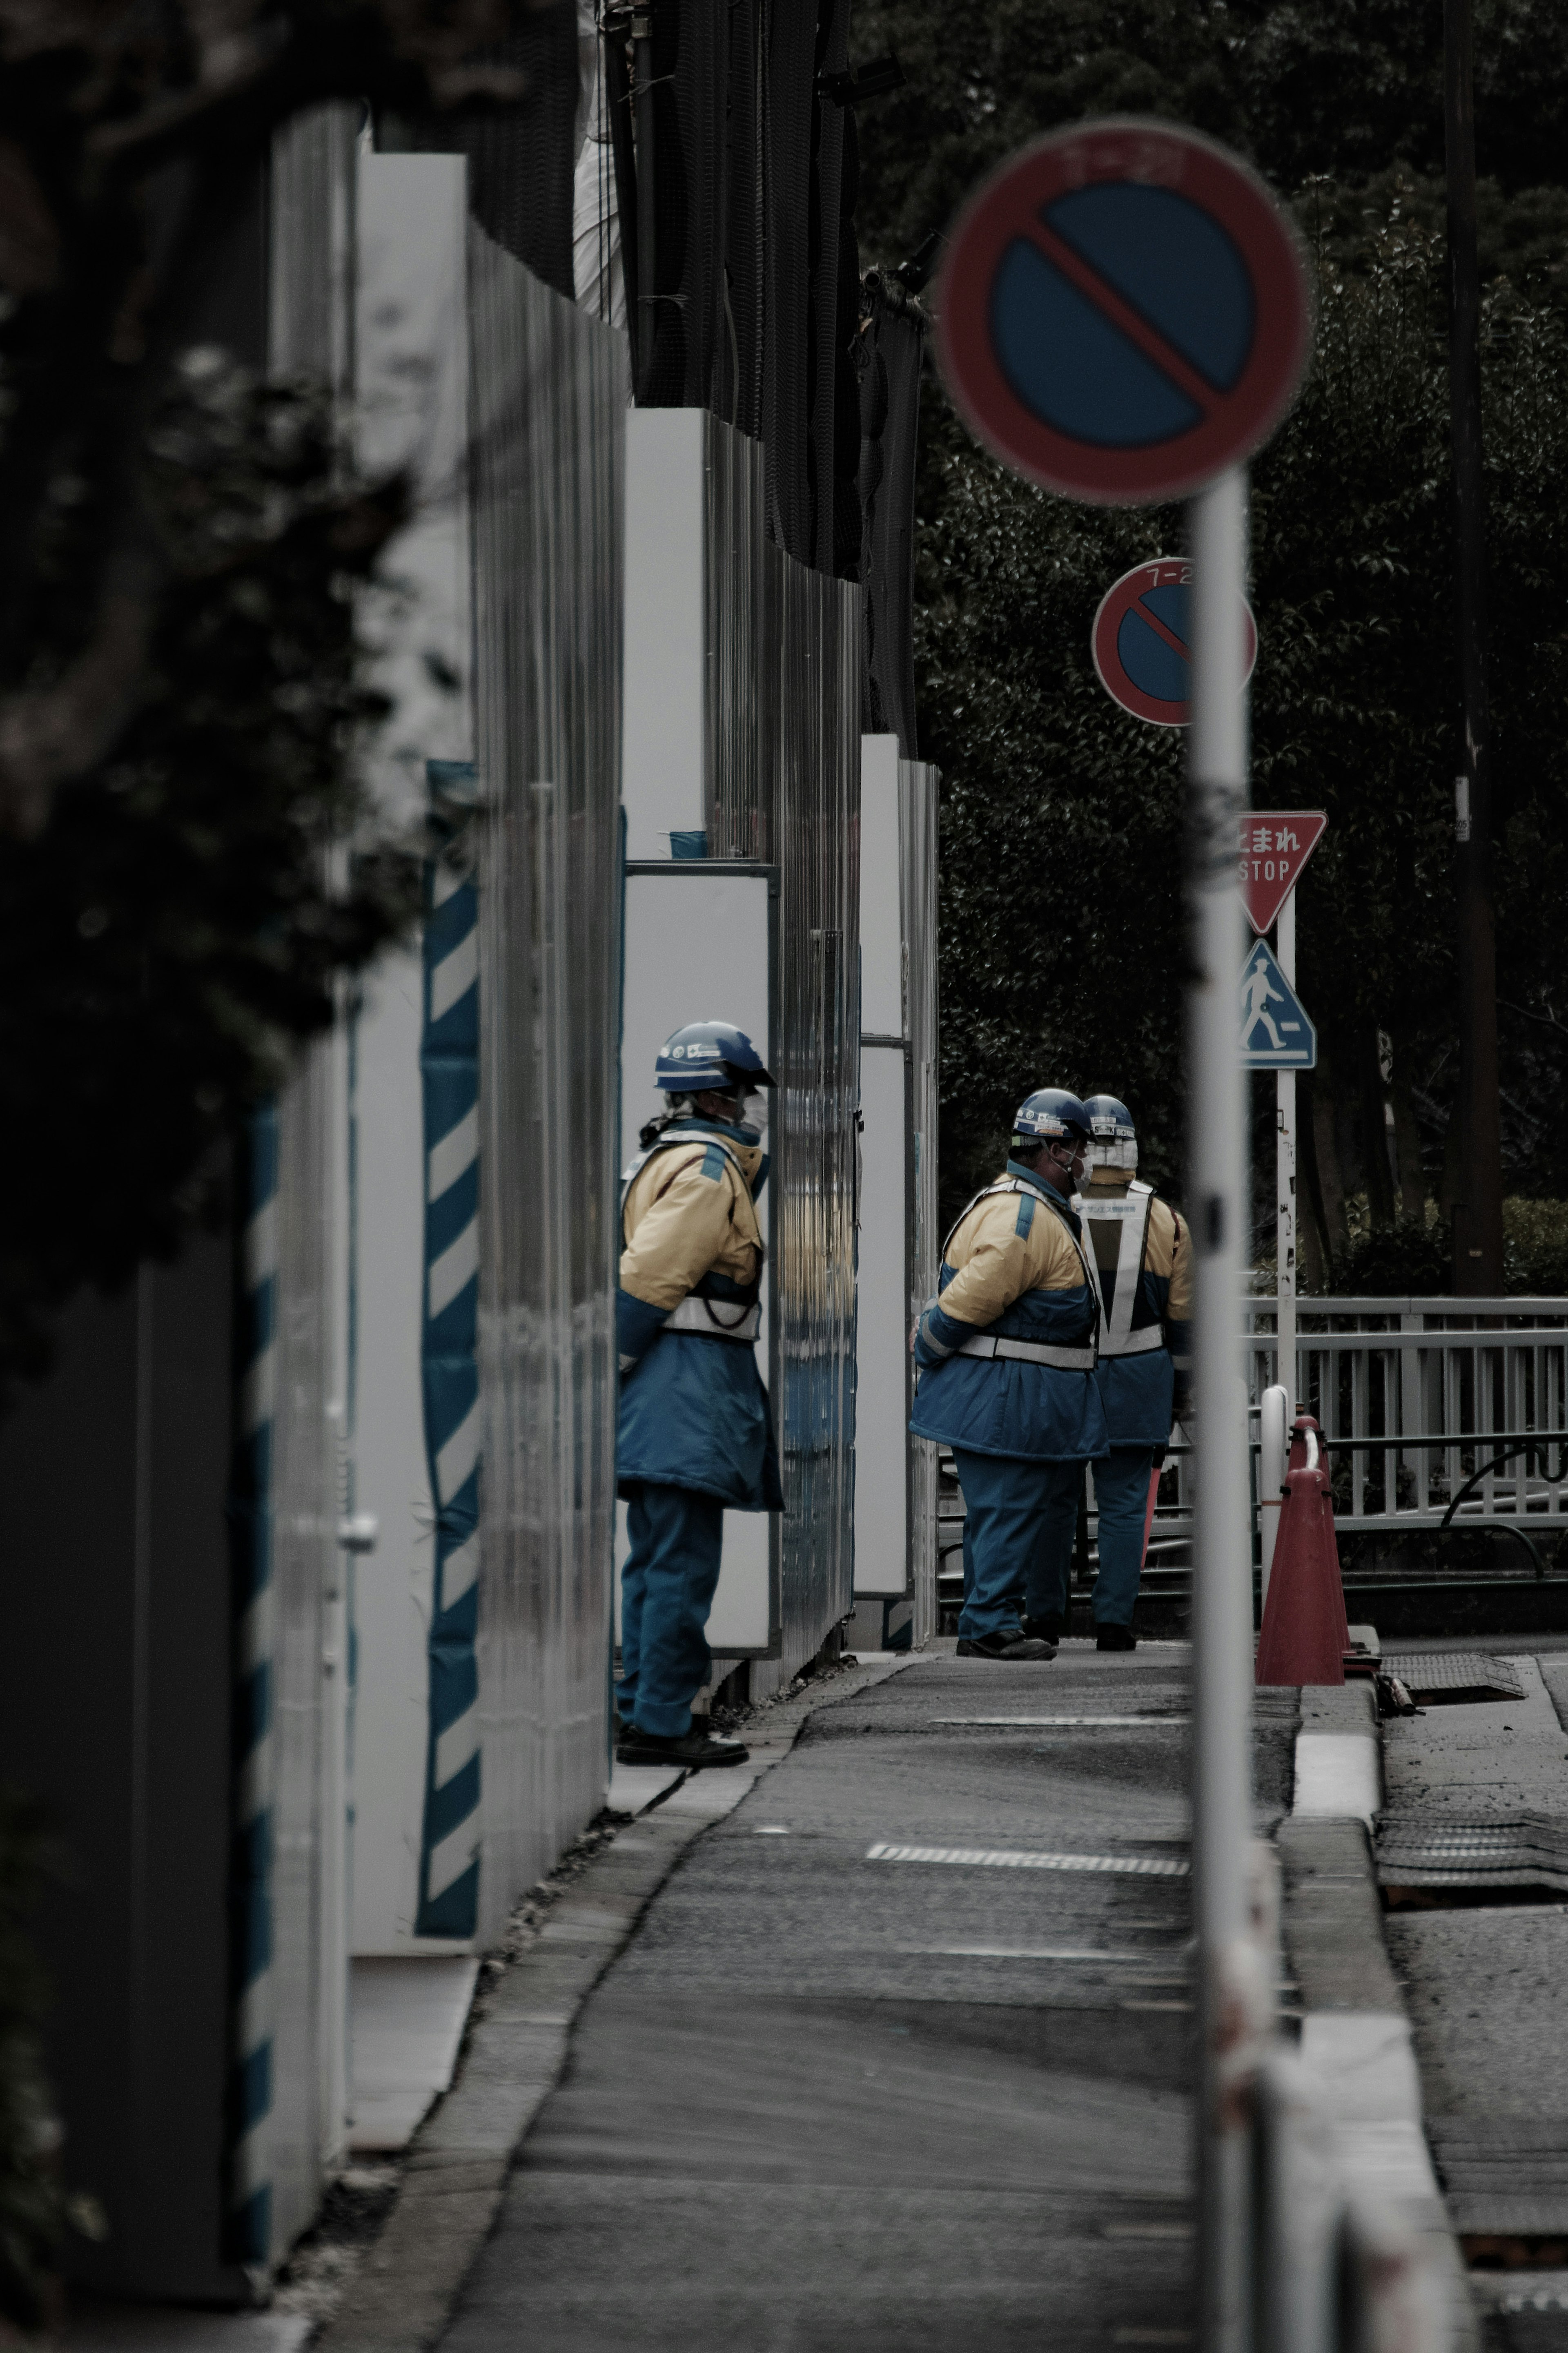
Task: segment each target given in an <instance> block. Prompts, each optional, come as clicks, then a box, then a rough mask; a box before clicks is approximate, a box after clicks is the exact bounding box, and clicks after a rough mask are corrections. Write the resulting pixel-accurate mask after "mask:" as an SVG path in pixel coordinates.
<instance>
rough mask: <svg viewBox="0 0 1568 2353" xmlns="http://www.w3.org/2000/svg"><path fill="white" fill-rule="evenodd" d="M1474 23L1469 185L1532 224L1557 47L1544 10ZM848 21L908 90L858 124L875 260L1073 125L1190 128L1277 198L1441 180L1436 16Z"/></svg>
mask: <svg viewBox="0 0 1568 2353" xmlns="http://www.w3.org/2000/svg"><path fill="white" fill-rule="evenodd" d="M1476 16H1477V24H1476V113H1477V126H1478V141H1479V159H1480V169H1481V171H1482V173H1483V174H1489V175H1490V176H1491V177H1492V178H1494V179H1495V180H1496V181H1497V182H1498V183H1499V185H1500V187H1501V189H1502V190H1504V191H1506V192H1507V193H1508V194H1509V195H1515V194H1517V193H1518V192H1520V191H1527V192H1537V193H1536V195H1526V198H1525V202H1526V205H1527V207H1528V206H1531V204H1534V203H1536V202H1538V192H1539V191H1540V190H1541V189H1542V188H1543V187H1559V186H1561V185H1563V180H1564V177H1565V175H1568V44H1565V43H1564V41H1563V27H1562V24H1561V20H1560V16H1559V12H1558V11H1557V10H1556V9H1555V8H1554V7H1552V5H1550V0H1493V5H1486V0H1482V5H1479V7H1478V8H1477V11H1476ZM854 21H855V47H856V53H857V55H858V56H861V57H874V56H877V55H879V53H880V52H882V51H883V50H886V49H894V50H896V51H897V52H898V55H899V58H900V62H901V63H902V65H903V68H904V70H905V73H906V74H907V76H908V83H907V86H906V88H905V89H903V90H899V91H897V92H895V93H894V94H893V96H892V97H890V98H887V99H881V100H878V101H877V102H876V104H875V105H874V106H868V107H867V108H866V109H865V110H864V111H863V113H862V116H861V121H860V132H859V136H860V184H859V198H858V226H859V232H860V241H861V249H862V253H863V255H864V257H865V259H867V260H870V261H878V262H886V263H896V262H899V261H901V260H902V259H904V258H905V256H906V255H907V254H910V253H911V252H912V251H913V250H914V248H915V247H916V246H917V245H919V243H920V241H921V238H922V237H924V236H925V235H926V233H927V232H928V230H931V229H933V228H936V229H942V228H945V227H947V225H948V223H949V221H950V220H951V218H952V214H953V212H954V211H955V209H956V208H957V206H958V205H959V204H960V203H961V202H962V200H963V196H964V195H965V194H966V193H967V192H968V190H969V189H970V188H971V187H973V185H974V183H975V181H976V180H977V179H978V178H979V177H980V175H981V174H982V173H984V172H985V171H987V170H988V169H989V168H990V167H991V165H992V164H995V163H997V162H999V161H1000V160H1001V158H1002V157H1003V156H1004V155H1006V154H1008V153H1010V152H1011V151H1012V150H1013V149H1014V148H1015V147H1018V146H1021V145H1022V144H1023V142H1025V141H1026V139H1031V138H1034V137H1035V136H1037V133H1038V132H1042V131H1048V130H1050V129H1051V128H1053V126H1054V125H1056V124H1057V123H1060V122H1071V121H1076V120H1077V119H1078V118H1079V116H1081V115H1089V114H1154V115H1163V116H1165V117H1167V118H1169V119H1171V120H1173V121H1184V122H1190V123H1193V124H1195V126H1196V127H1197V128H1198V129H1199V130H1200V131H1206V132H1210V133H1211V135H1213V136H1214V137H1215V138H1218V139H1223V140H1225V141H1226V142H1227V143H1228V144H1230V145H1231V146H1233V147H1235V148H1237V149H1238V150H1239V151H1240V153H1243V154H1244V155H1247V157H1249V158H1250V159H1251V160H1252V161H1253V162H1254V163H1256V164H1258V168H1259V169H1260V170H1261V171H1262V172H1264V173H1265V174H1267V176H1268V178H1269V179H1270V180H1271V181H1273V183H1274V184H1275V185H1277V186H1278V187H1279V188H1281V189H1282V190H1284V191H1285V192H1286V193H1288V194H1293V193H1294V192H1295V191H1296V190H1297V189H1299V188H1300V186H1302V185H1303V184H1304V183H1305V182H1306V181H1307V180H1308V179H1309V178H1310V176H1311V175H1312V174H1330V175H1331V177H1333V178H1334V179H1336V180H1339V181H1342V182H1343V183H1344V184H1345V185H1346V186H1347V188H1350V189H1356V188H1359V187H1361V186H1363V185H1365V184H1366V183H1367V182H1369V181H1375V180H1376V179H1377V178H1378V177H1379V175H1380V174H1386V173H1387V172H1389V171H1390V169H1391V168H1392V167H1394V166H1395V165H1399V166H1402V167H1403V168H1404V170H1405V173H1406V174H1422V175H1425V176H1426V178H1428V179H1430V178H1432V177H1433V176H1435V175H1440V174H1441V172H1442V169H1443V129H1442V79H1443V12H1442V6H1441V5H1440V0H1376V5H1366V0H1295V5H1280V0H1233V5H1225V4H1224V0H1061V4H1060V5H1056V6H1053V7H1050V8H1041V7H1039V6H1037V5H1031V0H988V5H985V6H984V7H974V8H955V7H952V5H948V0H857V5H856V9H855V20H854ZM1492 202H1493V204H1494V205H1495V204H1497V203H1500V198H1498V197H1496V196H1495V195H1494V197H1493V199H1492ZM1484 233H1485V223H1484V221H1483V234H1484Z"/></svg>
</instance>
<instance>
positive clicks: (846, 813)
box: [704, 417, 863, 1674]
mask: <svg viewBox="0 0 1568 2353" xmlns="http://www.w3.org/2000/svg"><path fill="white" fill-rule="evenodd" d="M706 434H707V441H706V450H707V460H706V462H707V471H708V498H707V522H706V550H705V558H706V568H707V602H708V632H709V649H710V666H709V675H710V691H709V707H708V713H707V728H706V744H705V756H706V762H707V776H706V780H705V792H704V817H705V821H706V825H707V829H708V846H709V851H710V855H711V856H712V857H714V858H762V859H767V860H770V861H773V862H776V863H777V865H778V868H779V876H780V897H779V966H780V968H779V972H778V974H777V976H776V979H775V987H776V988H777V990H778V992H779V995H778V1032H779V1037H780V1039H781V1041H782V1042H781V1055H780V1060H781V1068H780V1069H779V1071H778V1072H777V1077H778V1080H779V1086H780V1092H779V1098H778V1102H777V1104H776V1106H775V1108H774V1113H773V1174H772V1176H770V1178H769V1180H768V1181H769V1184H770V1186H771V1187H774V1188H776V1189H775V1190H774V1195H773V1237H774V1239H773V1250H774V1253H775V1256H776V1260H777V1271H778V1286H779V1291H778V1297H779V1356H778V1362H779V1366H780V1372H779V1377H778V1381H779V1395H778V1396H777V1397H776V1398H775V1399H774V1414H775V1419H776V1422H777V1427H778V1438H779V1446H780V1452H781V1458H782V1461H783V1465H784V1493H785V1497H786V1500H787V1504H788V1509H787V1511H786V1513H785V1515H784V1560H783V1570H782V1589H781V1609H782V1618H783V1654H782V1655H783V1672H784V1673H786V1674H789V1673H793V1672H794V1671H795V1668H796V1667H798V1666H800V1665H801V1664H803V1663H804V1662H805V1660H807V1659H809V1658H810V1657H811V1656H812V1655H813V1654H814V1652H816V1651H817V1650H818V1649H819V1648H820V1647H821V1645H822V1642H823V1641H824V1640H825V1638H826V1635H827V1633H828V1631H829V1630H830V1629H831V1628H832V1627H833V1626H834V1625H835V1624H836V1623H837V1620H838V1619H839V1618H841V1617H842V1616H843V1615H844V1614H845V1612H846V1611H847V1610H848V1609H851V1608H852V1607H853V1603H854V1592H853V1583H854V1555H853V1545H852V1535H851V1520H850V1496H851V1485H850V1481H851V1468H850V1460H851V1448H852V1445H853V1441H854V1370H853V1360H854V1317H855V1203H854V1186H855V1107H856V1103H857V1102H858V1093H859V1087H858V1054H859V1018H858V1001H857V1000H858V950H859V929H860V916H859V908H860V867H859V824H860V691H861V662H862V637H861V631H862V626H863V617H862V610H861V602H862V592H861V591H860V589H859V588H858V587H854V586H850V585H849V584H847V582H844V581H840V580H834V579H831V578H829V577H828V576H827V575H825V574H823V573H820V572H813V571H810V570H808V568H807V567H806V566H805V565H804V564H797V563H796V562H795V559H794V558H793V557H792V556H788V555H786V554H784V553H783V551H782V550H781V549H779V548H778V547H775V546H774V544H773V542H772V540H771V539H770V538H769V537H768V535H767V522H766V517H767V487H766V465H765V460H764V457H763V451H762V450H761V448H759V446H758V445H757V444H756V443H755V442H753V441H750V440H748V439H747V438H745V436H744V435H742V434H739V433H736V432H735V431H733V429H732V428H731V427H729V426H727V425H725V424H723V423H722V422H721V420H720V419H718V418H716V417H710V418H709V419H708V420H707V427H706Z"/></svg>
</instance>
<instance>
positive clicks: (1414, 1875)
mask: <svg viewBox="0 0 1568 2353" xmlns="http://www.w3.org/2000/svg"><path fill="white" fill-rule="evenodd" d="M1377 1875H1378V1878H1379V1880H1380V1881H1381V1883H1382V1884H1383V1885H1384V1887H1541V1886H1546V1887H1561V1888H1563V1889H1564V1890H1565V1891H1568V1820H1558V1819H1557V1818H1556V1817H1555V1816H1554V1815H1552V1814H1510V1815H1505V1816H1502V1817H1500V1818H1494V1819H1493V1820H1490V1821H1470V1822H1466V1821H1455V1820H1452V1819H1445V1820H1432V1819H1431V1818H1430V1817H1427V1818H1426V1820H1422V1819H1421V1818H1420V1817H1419V1816H1416V1817H1415V1818H1411V1819H1407V1820H1405V1821H1402V1822H1385V1823H1384V1826H1383V1828H1382V1830H1381V1831H1379V1832H1378V1837H1377Z"/></svg>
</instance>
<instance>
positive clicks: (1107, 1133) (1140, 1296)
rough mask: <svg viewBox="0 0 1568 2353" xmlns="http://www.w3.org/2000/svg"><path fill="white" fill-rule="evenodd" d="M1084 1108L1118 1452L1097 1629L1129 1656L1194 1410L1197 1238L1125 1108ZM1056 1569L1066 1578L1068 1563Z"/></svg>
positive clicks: (1109, 1407) (1109, 1405)
mask: <svg viewBox="0 0 1568 2353" xmlns="http://www.w3.org/2000/svg"><path fill="white" fill-rule="evenodd" d="M1084 1109H1085V1110H1086V1111H1087V1112H1088V1113H1089V1124H1090V1128H1091V1130H1092V1137H1091V1141H1090V1144H1089V1151H1088V1154H1087V1155H1086V1157H1087V1160H1088V1164H1089V1166H1088V1175H1087V1176H1086V1179H1085V1181H1084V1185H1083V1188H1082V1191H1081V1193H1080V1194H1079V1198H1078V1200H1077V1202H1076V1203H1075V1205H1074V1206H1075V1207H1076V1208H1078V1210H1079V1214H1080V1215H1081V1217H1082V1219H1083V1221H1084V1229H1085V1236H1086V1239H1087V1240H1088V1242H1089V1265H1090V1268H1091V1270H1092V1271H1093V1274H1094V1279H1095V1283H1096V1287H1097V1288H1098V1290H1099V1293H1100V1363H1099V1366H1098V1367H1097V1369H1096V1372H1095V1379H1096V1381H1097V1382H1098V1383H1099V1386H1100V1403H1101V1405H1102V1406H1103V1407H1104V1409H1105V1426H1106V1430H1107V1433H1108V1435H1109V1437H1110V1453H1109V1454H1108V1455H1107V1456H1106V1457H1105V1458H1104V1460H1103V1461H1097V1462H1096V1464H1095V1466H1094V1500H1095V1505H1096V1509H1097V1511H1098V1514H1099V1521H1100V1574H1099V1576H1098V1577H1097V1578H1096V1579H1095V1587H1094V1603H1093V1608H1094V1622H1095V1630H1096V1632H1097V1634H1098V1636H1099V1642H1100V1649H1101V1650H1102V1651H1131V1650H1132V1649H1133V1648H1134V1647H1135V1642H1136V1637H1135V1636H1134V1634H1133V1632H1132V1611H1133V1605H1134V1603H1135V1602H1136V1601H1137V1599H1138V1580H1139V1578H1140V1577H1141V1576H1142V1570H1143V1548H1144V1530H1145V1528H1146V1527H1147V1526H1148V1524H1149V1510H1150V1494H1151V1488H1152V1482H1153V1480H1154V1478H1155V1477H1156V1475H1157V1473H1158V1469H1159V1465H1160V1463H1161V1461H1163V1456H1164V1451H1165V1448H1166V1445H1167V1443H1168V1442H1169V1440H1170V1436H1171V1423H1172V1420H1173V1418H1174V1417H1175V1416H1177V1415H1179V1414H1180V1413H1182V1412H1183V1411H1184V1409H1185V1406H1186V1393H1187V1386H1188V1378H1189V1369H1190V1366H1191V1348H1192V1326H1191V1317H1192V1312H1193V1249H1192V1236H1191V1234H1190V1233H1189V1231H1188V1229H1187V1228H1186V1227H1185V1226H1184V1224H1183V1223H1182V1220H1181V1219H1180V1218H1179V1217H1178V1216H1177V1215H1176V1212H1175V1211H1174V1209H1173V1208H1171V1207H1170V1205H1169V1204H1168V1203H1167V1202H1165V1201H1162V1200H1161V1199H1160V1198H1159V1196H1158V1194H1156V1193H1155V1192H1154V1191H1153V1190H1152V1187H1149V1186H1147V1185H1143V1184H1140V1183H1139V1181H1138V1179H1137V1176H1136V1175H1135V1173H1134V1172H1135V1171H1136V1169H1137V1166H1138V1137H1137V1133H1136V1131H1135V1129H1134V1127H1133V1124H1132V1114H1131V1112H1130V1111H1129V1110H1128V1108H1127V1106H1126V1104H1125V1103H1121V1102H1119V1101H1118V1099H1117V1098H1116V1096H1114V1095H1090V1096H1089V1098H1088V1099H1087V1101H1086V1103H1085V1104H1084ZM1070 1549H1071V1548H1070V1546H1069V1547H1068V1555H1069V1556H1070ZM1069 1567H1070V1558H1069V1557H1065V1556H1064V1558H1063V1559H1062V1560H1061V1561H1060V1562H1059V1563H1058V1569H1059V1573H1060V1575H1061V1577H1063V1579H1064V1580H1065V1578H1066V1576H1067V1575H1068V1571H1069ZM1033 1630H1034V1629H1033V1628H1031V1631H1033Z"/></svg>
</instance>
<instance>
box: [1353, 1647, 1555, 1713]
mask: <svg viewBox="0 0 1568 2353" xmlns="http://www.w3.org/2000/svg"><path fill="white" fill-rule="evenodd" d="M1378 1670H1379V1672H1380V1673H1383V1674H1385V1675H1397V1676H1398V1678H1399V1680H1400V1682H1401V1683H1403V1684H1404V1685H1405V1690H1406V1691H1407V1692H1408V1693H1409V1694H1410V1696H1411V1698H1412V1699H1413V1700H1414V1701H1415V1704H1416V1706H1417V1707H1461V1706H1463V1705H1465V1704H1466V1703H1467V1702H1474V1701H1476V1700H1487V1699H1522V1698H1523V1697H1524V1678H1523V1677H1522V1676H1521V1673H1520V1672H1519V1669H1518V1668H1517V1667H1516V1666H1515V1665H1514V1663H1513V1662H1512V1660H1511V1659H1493V1658H1489V1657H1488V1655H1487V1653H1486V1652H1485V1651H1415V1652H1413V1653H1411V1654H1410V1655H1408V1656H1405V1657H1390V1655H1389V1653H1388V1652H1387V1651H1384V1654H1383V1657H1382V1658H1381V1659H1380V1660H1379V1661H1378Z"/></svg>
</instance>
